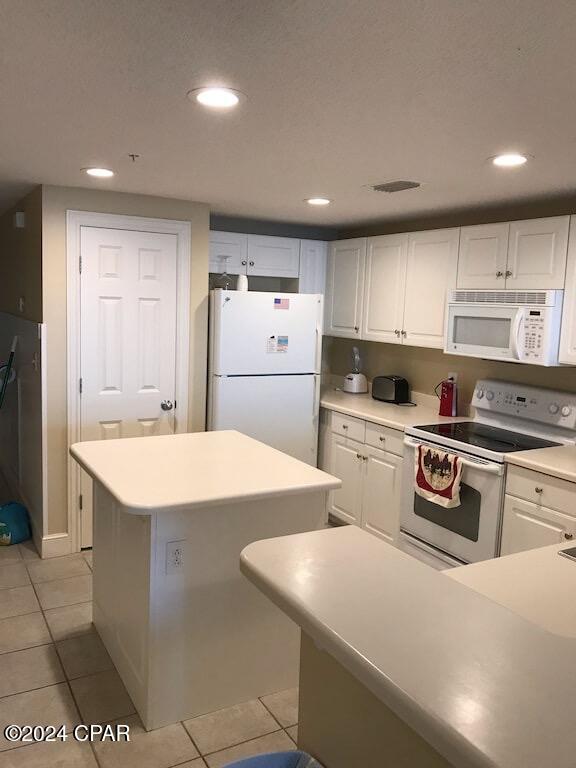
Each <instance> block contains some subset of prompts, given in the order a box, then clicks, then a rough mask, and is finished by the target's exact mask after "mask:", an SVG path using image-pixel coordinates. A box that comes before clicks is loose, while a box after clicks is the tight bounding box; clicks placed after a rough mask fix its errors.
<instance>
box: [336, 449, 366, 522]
mask: <svg viewBox="0 0 576 768" xmlns="http://www.w3.org/2000/svg"><path fill="white" fill-rule="evenodd" d="M363 449H364V445H363V444H362V443H357V442H356V441H355V440H350V438H348V437H341V436H340V435H335V434H334V435H332V445H331V450H330V453H331V467H330V469H331V474H333V475H334V477H337V478H338V479H339V480H341V481H342V486H341V487H340V488H338V490H336V491H332V493H331V494H330V502H329V504H330V507H329V512H330V513H331V514H333V515H336V517H338V518H339V519H340V520H343V521H344V522H346V523H353V524H355V525H360V521H361V506H362V480H363V472H364V466H363V463H364V462H363V459H362V450H363Z"/></svg>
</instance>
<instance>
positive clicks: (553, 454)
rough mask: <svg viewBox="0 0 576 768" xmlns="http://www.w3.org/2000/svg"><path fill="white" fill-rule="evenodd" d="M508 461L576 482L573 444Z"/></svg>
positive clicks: (514, 455) (524, 453) (513, 455)
mask: <svg viewBox="0 0 576 768" xmlns="http://www.w3.org/2000/svg"><path fill="white" fill-rule="evenodd" d="M506 461H507V462H508V464H516V466H518V467H526V469H533V470H535V471H536V472H543V473H544V474H546V475H552V476H553V477H561V478H562V479H563V480H571V481H572V482H573V483H576V446H573V445H559V446H554V447H552V448H537V449H535V450H533V451H517V452H516V453H507V454H506ZM575 762H576V761H575Z"/></svg>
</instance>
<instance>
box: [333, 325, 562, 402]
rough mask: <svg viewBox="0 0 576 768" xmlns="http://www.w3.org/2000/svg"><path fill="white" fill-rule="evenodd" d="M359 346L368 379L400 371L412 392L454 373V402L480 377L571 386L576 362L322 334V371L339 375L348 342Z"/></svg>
mask: <svg viewBox="0 0 576 768" xmlns="http://www.w3.org/2000/svg"><path fill="white" fill-rule="evenodd" d="M354 345H356V346H358V347H359V349H360V353H361V356H362V362H363V368H362V370H363V373H365V374H366V376H367V377H368V378H369V379H373V378H374V376H378V375H380V374H396V375H398V376H404V377H405V378H406V379H408V381H409V382H410V386H411V388H412V389H413V390H414V391H415V392H423V393H424V394H433V393H434V387H435V386H436V384H438V382H439V381H442V379H445V378H446V376H447V375H448V373H450V372H452V371H454V372H456V373H458V390H459V402H460V403H461V405H462V406H465V405H467V404H468V403H469V402H470V400H471V398H472V392H473V389H474V384H475V382H476V380H477V379H480V378H492V379H501V380H504V381H514V382H518V383H519V384H531V385H532V386H536V387H548V388H550V389H563V390H567V391H570V392H576V368H571V367H562V368H543V367H540V366H535V365H520V364H518V363H502V362H496V361H490V360H477V359H476V358H471V357H458V356H456V355H445V354H444V353H443V352H442V351H441V350H439V349H425V348H422V347H408V346H406V347H404V346H400V345H396V344H382V343H381V342H374V341H355V340H353V339H340V338H332V337H329V336H325V337H324V346H323V372H324V373H326V374H332V375H338V376H343V375H345V374H346V373H349V371H350V370H351V366H352V347H353V346H354Z"/></svg>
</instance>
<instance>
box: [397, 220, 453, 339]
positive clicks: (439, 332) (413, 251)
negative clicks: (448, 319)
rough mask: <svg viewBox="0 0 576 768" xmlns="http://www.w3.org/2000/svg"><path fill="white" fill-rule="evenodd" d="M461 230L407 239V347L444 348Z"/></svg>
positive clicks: (416, 234)
mask: <svg viewBox="0 0 576 768" xmlns="http://www.w3.org/2000/svg"><path fill="white" fill-rule="evenodd" d="M459 236H460V230H459V229H436V230H432V231H431V232H413V233H411V234H410V235H409V236H408V261H407V264H406V292H405V295H404V322H403V323H402V339H403V343H404V344H410V345H412V346H415V347H438V348H439V349H443V348H444V320H445V315H446V294H447V292H448V290H449V289H451V288H454V287H455V285H456V269H457V266H458V240H459Z"/></svg>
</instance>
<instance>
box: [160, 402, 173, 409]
mask: <svg viewBox="0 0 576 768" xmlns="http://www.w3.org/2000/svg"><path fill="white" fill-rule="evenodd" d="M160 408H162V410H163V411H171V410H172V408H174V403H173V402H172V400H162V402H161V403H160Z"/></svg>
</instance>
